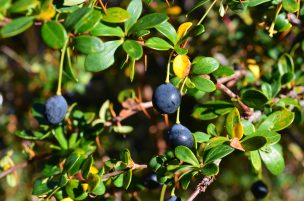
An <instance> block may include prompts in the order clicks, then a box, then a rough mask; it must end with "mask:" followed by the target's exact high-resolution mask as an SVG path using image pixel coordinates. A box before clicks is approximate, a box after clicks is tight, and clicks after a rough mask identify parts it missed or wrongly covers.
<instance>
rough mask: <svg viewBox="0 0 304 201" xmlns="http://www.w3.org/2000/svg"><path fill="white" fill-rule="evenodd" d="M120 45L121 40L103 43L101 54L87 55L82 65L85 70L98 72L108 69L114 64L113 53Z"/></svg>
mask: <svg viewBox="0 0 304 201" xmlns="http://www.w3.org/2000/svg"><path fill="white" fill-rule="evenodd" d="M121 43H122V41H121V40H114V41H108V42H105V43H104V50H103V51H102V52H98V53H93V54H89V55H88V56H87V57H86V60H85V64H84V66H85V68H86V70H87V71H90V72H98V71H102V70H105V69H107V68H109V67H110V66H111V65H112V64H113V63H114V53H115V51H116V49H117V48H118V47H119V46H120V45H121Z"/></svg>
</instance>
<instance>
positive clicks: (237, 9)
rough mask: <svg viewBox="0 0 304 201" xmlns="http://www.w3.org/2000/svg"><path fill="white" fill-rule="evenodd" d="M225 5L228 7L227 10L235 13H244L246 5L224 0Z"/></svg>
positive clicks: (234, 0)
mask: <svg viewBox="0 0 304 201" xmlns="http://www.w3.org/2000/svg"><path fill="white" fill-rule="evenodd" d="M226 3H227V5H228V7H229V9H231V10H232V11H234V12H236V13H240V12H242V11H244V10H245V9H246V8H247V5H248V2H247V1H243V2H240V1H239V0H226Z"/></svg>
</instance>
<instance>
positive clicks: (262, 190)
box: [251, 180, 268, 199]
mask: <svg viewBox="0 0 304 201" xmlns="http://www.w3.org/2000/svg"><path fill="white" fill-rule="evenodd" d="M251 192H252V194H253V195H254V197H255V198H256V199H263V198H265V197H266V195H267V194H268V187H267V186H266V184H265V183H264V182H263V181H260V180H259V181H256V182H255V183H253V184H252V186H251Z"/></svg>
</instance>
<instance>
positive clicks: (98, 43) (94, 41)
mask: <svg viewBox="0 0 304 201" xmlns="http://www.w3.org/2000/svg"><path fill="white" fill-rule="evenodd" d="M74 46H75V48H76V49H77V50H78V51H79V52H81V53H83V54H92V53H96V52H101V51H103V50H104V43H103V42H102V40H100V39H99V38H98V37H95V36H77V37H76V38H75V39H74Z"/></svg>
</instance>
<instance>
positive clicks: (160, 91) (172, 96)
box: [152, 83, 181, 114]
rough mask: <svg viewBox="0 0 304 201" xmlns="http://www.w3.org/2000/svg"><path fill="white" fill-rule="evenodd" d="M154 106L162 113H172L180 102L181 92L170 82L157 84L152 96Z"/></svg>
mask: <svg viewBox="0 0 304 201" xmlns="http://www.w3.org/2000/svg"><path fill="white" fill-rule="evenodd" d="M152 102H153V106H154V108H155V109H156V110H157V111H159V112H160V113H162V114H172V113H174V112H175V111H176V110H177V108H178V107H179V106H180V104H181V94H180V92H179V91H178V89H177V88H176V87H175V86H174V85H173V84H171V83H165V84H162V85H160V86H158V87H157V88H156V89H155V91H154V93H153V97H152Z"/></svg>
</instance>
